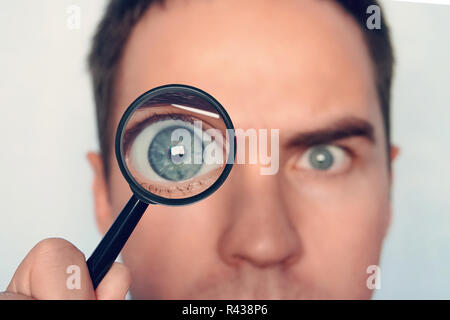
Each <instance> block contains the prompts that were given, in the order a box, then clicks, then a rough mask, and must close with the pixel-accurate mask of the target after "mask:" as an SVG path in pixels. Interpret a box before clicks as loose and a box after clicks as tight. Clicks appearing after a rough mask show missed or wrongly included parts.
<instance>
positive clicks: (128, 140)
mask: <svg viewBox="0 0 450 320" xmlns="http://www.w3.org/2000/svg"><path fill="white" fill-rule="evenodd" d="M159 120H183V121H186V122H190V123H194V120H195V119H194V118H192V117H190V116H187V115H183V114H157V113H156V114H153V115H151V116H149V117H146V118H145V119H144V120H141V121H139V122H137V123H135V124H133V125H132V126H131V128H129V129H127V130H126V132H125V133H124V137H123V150H124V153H125V154H126V153H128V151H129V149H130V147H131V144H132V142H133V141H134V139H135V138H136V136H137V135H138V134H139V133H140V132H141V131H142V130H143V129H145V128H146V127H147V126H148V125H150V124H152V123H155V122H157V121H159Z"/></svg>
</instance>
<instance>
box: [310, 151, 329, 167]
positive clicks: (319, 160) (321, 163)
mask: <svg viewBox="0 0 450 320" xmlns="http://www.w3.org/2000/svg"><path fill="white" fill-rule="evenodd" d="M309 162H310V163H311V166H312V167H313V168H314V169H317V170H328V169H329V168H330V167H331V166H332V165H333V162H334V158H333V155H332V154H331V152H330V151H329V150H328V149H327V148H326V147H317V148H315V149H314V150H313V151H312V152H311V153H310V155H309Z"/></svg>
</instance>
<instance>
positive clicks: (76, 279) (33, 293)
mask: <svg viewBox="0 0 450 320" xmlns="http://www.w3.org/2000/svg"><path fill="white" fill-rule="evenodd" d="M7 292H9V293H16V294H21V295H25V296H29V297H32V298H34V299H38V300H41V299H43V300H45V299H95V292H94V289H93V287H92V282H91V278H90V276H89V271H88V268H87V265H86V260H85V257H84V255H83V253H82V252H81V251H80V250H78V249H77V248H76V247H75V246H74V245H73V244H71V243H70V242H68V241H66V240H64V239H58V238H51V239H46V240H43V241H41V242H39V243H38V244H37V245H36V246H35V247H34V248H33V249H32V250H31V251H30V252H29V253H28V255H27V256H26V257H25V259H24V260H23V261H22V263H21V264H20V265H19V267H18V268H17V270H16V273H15V274H14V276H13V278H12V280H11V283H10V284H9V286H8V288H7Z"/></svg>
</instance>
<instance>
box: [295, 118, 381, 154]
mask: <svg viewBox="0 0 450 320" xmlns="http://www.w3.org/2000/svg"><path fill="white" fill-rule="evenodd" d="M352 137H362V138H364V139H366V140H367V141H369V142H370V143H372V144H375V135H374V127H373V125H371V124H370V123H369V122H368V121H366V120H362V119H359V118H355V117H347V118H343V119H340V120H338V121H335V122H333V123H331V124H329V125H327V126H326V127H325V128H321V129H317V130H313V131H306V132H300V133H298V134H296V135H295V136H294V137H293V138H291V139H290V140H289V141H288V143H287V146H288V147H294V146H295V147H298V146H302V147H311V146H314V145H320V144H329V143H330V142H334V141H336V140H341V139H347V138H352Z"/></svg>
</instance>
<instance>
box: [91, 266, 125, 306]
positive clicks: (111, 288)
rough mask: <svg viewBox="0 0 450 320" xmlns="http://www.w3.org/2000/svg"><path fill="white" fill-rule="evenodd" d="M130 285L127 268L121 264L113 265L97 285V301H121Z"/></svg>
mask: <svg viewBox="0 0 450 320" xmlns="http://www.w3.org/2000/svg"><path fill="white" fill-rule="evenodd" d="M130 284H131V275H130V271H129V270H128V268H127V267H126V266H125V265H123V264H121V263H118V262H116V263H114V264H113V265H112V267H111V269H109V271H108V273H107V274H106V275H105V277H104V278H103V280H102V281H101V282H100V283H99V285H98V287H97V290H96V291H95V293H96V294H97V299H98V300H123V299H125V296H126V295H127V292H128V289H129V288H130Z"/></svg>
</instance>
